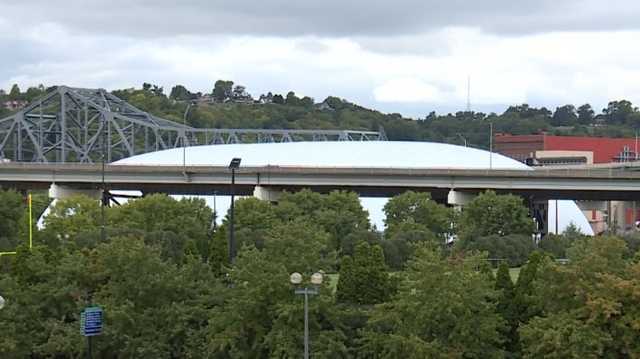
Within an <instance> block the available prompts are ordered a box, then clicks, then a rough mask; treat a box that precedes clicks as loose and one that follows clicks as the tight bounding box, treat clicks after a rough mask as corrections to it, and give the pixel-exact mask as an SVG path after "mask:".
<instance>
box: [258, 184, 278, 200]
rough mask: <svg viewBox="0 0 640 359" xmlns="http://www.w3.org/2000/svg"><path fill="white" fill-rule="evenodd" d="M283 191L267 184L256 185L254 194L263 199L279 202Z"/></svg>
mask: <svg viewBox="0 0 640 359" xmlns="http://www.w3.org/2000/svg"><path fill="white" fill-rule="evenodd" d="M281 195H282V191H281V190H278V189H273V188H270V187H265V186H255V188H254V189H253V196H254V197H255V198H257V199H259V200H261V201H269V202H278V201H279V200H280V196H281Z"/></svg>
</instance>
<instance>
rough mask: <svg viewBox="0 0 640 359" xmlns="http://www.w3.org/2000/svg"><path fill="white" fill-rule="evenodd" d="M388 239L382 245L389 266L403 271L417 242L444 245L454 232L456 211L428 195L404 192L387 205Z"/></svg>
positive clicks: (386, 236) (385, 210)
mask: <svg viewBox="0 0 640 359" xmlns="http://www.w3.org/2000/svg"><path fill="white" fill-rule="evenodd" d="M384 212H385V224H386V227H387V228H386V230H385V233H384V234H385V240H384V241H383V242H382V243H381V244H382V247H383V249H384V253H385V259H386V261H387V264H388V265H389V266H390V267H391V268H393V269H401V268H402V267H403V266H404V265H405V263H406V262H407V260H408V259H409V258H410V257H411V255H412V253H413V247H414V246H415V245H416V244H418V243H430V244H431V245H434V246H443V245H444V243H445V242H446V240H447V238H448V237H449V236H450V235H451V233H452V232H453V229H454V228H453V224H454V221H455V219H454V212H453V210H452V209H450V208H447V207H445V206H443V205H440V204H438V203H436V202H435V201H434V200H432V199H431V196H430V195H429V194H428V193H418V192H413V191H407V192H404V193H403V194H401V195H398V196H395V197H393V198H391V199H390V200H389V201H388V202H387V204H385V206H384Z"/></svg>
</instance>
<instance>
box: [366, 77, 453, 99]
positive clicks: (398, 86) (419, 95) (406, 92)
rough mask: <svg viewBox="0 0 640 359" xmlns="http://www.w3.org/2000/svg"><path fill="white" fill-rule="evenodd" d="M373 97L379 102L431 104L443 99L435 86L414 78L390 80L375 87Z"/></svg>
mask: <svg viewBox="0 0 640 359" xmlns="http://www.w3.org/2000/svg"><path fill="white" fill-rule="evenodd" d="M373 92H374V95H375V98H376V100H377V101H380V102H431V103H439V102H441V101H442V100H443V99H444V95H443V94H442V92H441V91H440V90H439V89H438V88H437V87H435V86H433V85H431V84H428V83H425V82H424V81H421V80H418V79H415V78H402V79H392V80H389V81H386V82H385V83H384V84H382V85H380V86H378V87H376V88H375V89H374V90H373Z"/></svg>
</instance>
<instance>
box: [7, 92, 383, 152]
mask: <svg viewBox="0 0 640 359" xmlns="http://www.w3.org/2000/svg"><path fill="white" fill-rule="evenodd" d="M384 140H386V136H385V134H384V131H383V130H382V129H381V130H380V131H378V132H373V131H352V130H299V129H202V128H193V127H189V126H185V125H182V124H179V123H176V122H172V121H169V120H166V119H163V118H159V117H156V116H154V115H152V114H149V113H147V112H145V111H142V110H140V109H138V108H136V107H135V106H133V105H131V104H129V103H127V102H126V101H124V100H122V99H120V98H118V97H116V96H114V95H113V94H111V93H109V92H107V91H106V90H103V89H82V88H72V87H67V86H59V87H56V88H55V89H54V90H52V91H50V92H49V93H47V94H46V95H44V96H42V97H41V98H39V99H37V100H36V101H34V102H33V103H31V104H29V105H28V106H27V107H25V108H23V109H22V110H20V111H19V112H17V113H15V114H13V115H10V116H8V117H5V118H3V119H0V160H11V161H17V162H44V163H50V162H59V163H67V162H80V163H94V162H97V161H100V160H101V159H102V157H103V156H104V158H105V161H107V162H112V161H116V160H119V159H122V158H126V157H131V156H135V155H138V154H142V153H147V152H154V151H160V150H166V149H171V148H176V147H184V146H196V145H218V144H234V143H272V142H294V141H384Z"/></svg>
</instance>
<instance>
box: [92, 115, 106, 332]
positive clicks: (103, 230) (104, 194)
mask: <svg viewBox="0 0 640 359" xmlns="http://www.w3.org/2000/svg"><path fill="white" fill-rule="evenodd" d="M102 118H103V121H104V120H106V118H105V116H103V117H102ZM105 125H106V124H105V123H104V122H103V129H102V156H101V157H102V171H101V173H102V200H101V201H100V221H101V228H100V238H101V240H102V243H105V242H106V241H107V238H106V237H107V233H106V232H105V220H104V206H105V202H106V199H107V193H106V185H105V181H104V169H105V156H106V153H105V151H106V149H105V145H106V143H107V141H106V134H107V133H106V126H105ZM89 343H91V341H89Z"/></svg>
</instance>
